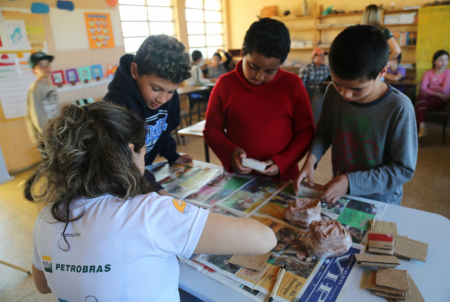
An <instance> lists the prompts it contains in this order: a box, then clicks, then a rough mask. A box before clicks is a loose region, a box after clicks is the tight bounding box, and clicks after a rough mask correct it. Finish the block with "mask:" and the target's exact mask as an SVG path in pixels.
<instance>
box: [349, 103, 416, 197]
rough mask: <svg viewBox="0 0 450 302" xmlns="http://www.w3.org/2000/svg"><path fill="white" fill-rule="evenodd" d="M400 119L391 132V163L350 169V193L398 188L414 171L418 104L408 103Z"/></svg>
mask: <svg viewBox="0 0 450 302" xmlns="http://www.w3.org/2000/svg"><path fill="white" fill-rule="evenodd" d="M395 114H396V115H397V123H396V125H395V127H394V129H393V132H392V134H391V135H389V134H388V136H387V137H388V139H389V144H388V146H389V149H388V150H385V152H387V153H388V155H387V163H386V164H384V165H382V166H380V167H377V168H373V169H370V170H366V171H357V172H351V173H347V177H348V182H349V194H350V195H369V194H377V193H385V192H387V191H391V190H394V189H396V188H398V187H400V186H402V185H403V184H405V183H406V182H408V181H409V180H411V178H412V177H413V175H414V170H415V168H416V162H417V130H416V129H417V128H416V127H417V126H416V118H415V114H414V108H413V106H412V104H411V103H409V104H408V103H405V105H404V107H403V108H400V109H399V110H398V112H396V113H395Z"/></svg>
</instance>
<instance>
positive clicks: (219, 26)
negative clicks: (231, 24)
mask: <svg viewBox="0 0 450 302" xmlns="http://www.w3.org/2000/svg"><path fill="white" fill-rule="evenodd" d="M186 21H187V32H188V41H189V52H190V53H192V52H193V51H194V50H199V51H201V52H202V53H203V56H204V57H205V58H208V59H210V58H212V57H213V55H214V53H215V52H216V51H217V49H219V48H220V49H223V20H222V2H221V0H186Z"/></svg>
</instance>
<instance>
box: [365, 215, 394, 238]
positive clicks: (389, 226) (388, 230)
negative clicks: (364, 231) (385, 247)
mask: <svg viewBox="0 0 450 302" xmlns="http://www.w3.org/2000/svg"><path fill="white" fill-rule="evenodd" d="M370 231H371V232H374V233H382V234H388V235H398V233H397V224H396V223H395V222H389V221H381V220H375V219H372V220H371V221H370Z"/></svg>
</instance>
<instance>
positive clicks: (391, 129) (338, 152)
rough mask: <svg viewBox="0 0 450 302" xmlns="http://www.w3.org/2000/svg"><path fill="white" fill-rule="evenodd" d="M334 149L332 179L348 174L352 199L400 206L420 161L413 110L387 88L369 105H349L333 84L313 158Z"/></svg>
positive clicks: (328, 90)
mask: <svg viewBox="0 0 450 302" xmlns="http://www.w3.org/2000/svg"><path fill="white" fill-rule="evenodd" d="M330 145H332V150H331V153H332V165H333V176H334V177H336V176H339V175H342V174H347V177H348V180H349V192H348V194H350V195H354V196H361V197H366V198H370V199H374V200H378V201H383V202H387V203H391V204H397V205H399V204H401V201H402V196H403V187H402V186H403V184H404V183H406V182H408V181H409V180H411V178H412V177H413V175H414V170H415V168H416V162H417V128H416V119H415V114H414V108H413V105H412V104H411V101H410V100H409V99H408V98H407V97H406V96H405V95H404V94H402V93H400V92H399V91H397V90H396V89H394V88H392V87H391V86H389V90H388V91H387V92H386V93H385V94H384V95H383V96H382V97H380V98H379V99H377V100H374V101H372V102H370V103H368V104H360V103H355V102H351V103H350V102H347V101H346V100H344V98H342V96H341V95H340V94H339V93H338V91H337V90H336V89H335V87H334V85H333V84H330V85H329V86H328V88H327V91H326V92H325V97H324V100H323V107H322V112H321V115H320V118H319V123H318V125H317V133H316V137H315V138H314V140H313V142H312V144H311V150H310V153H312V154H314V155H315V156H316V157H317V161H319V160H320V159H321V157H322V156H323V154H325V152H326V151H327V149H328V147H329V146H330Z"/></svg>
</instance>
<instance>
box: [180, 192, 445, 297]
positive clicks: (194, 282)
mask: <svg viewBox="0 0 450 302" xmlns="http://www.w3.org/2000/svg"><path fill="white" fill-rule="evenodd" d="M347 197H349V198H351V199H356V200H362V201H368V200H367V199H364V198H358V197H353V196H347ZM380 219H381V220H384V221H393V222H396V223H397V229H398V233H399V235H403V236H407V237H409V238H411V239H414V240H417V241H421V242H425V243H428V244H429V247H428V256H427V261H426V262H420V261H417V260H411V261H403V260H400V263H401V265H399V266H397V269H401V270H407V271H408V273H409V274H410V275H411V277H412V278H413V279H414V282H415V283H416V285H417V287H418V288H419V290H420V292H421V294H422V296H423V298H424V299H425V301H432V302H448V301H449V297H450V286H448V273H449V271H450V265H449V264H448V261H449V259H448V258H449V257H448V256H449V255H450V240H449V237H448V236H449V235H448V234H450V220H448V219H447V218H445V217H443V216H441V215H438V214H433V213H429V212H424V211H419V210H415V209H410V208H406V207H402V206H395V205H388V206H387V208H386V211H385V213H384V216H383V217H382V218H380ZM371 269H372V268H370V267H369V268H362V267H356V272H355V275H354V276H353V279H352V280H351V282H350V284H349V286H348V288H347V291H346V292H345V296H344V298H343V299H342V301H344V302H360V301H364V302H380V301H386V300H385V299H384V300H383V298H381V297H378V296H375V294H373V292H371V291H369V290H367V289H365V288H364V286H365V284H366V281H367V277H368V275H369V272H370V271H371ZM179 287H180V288H181V289H183V290H185V291H187V292H189V293H190V294H192V295H194V296H197V297H198V298H200V299H202V300H204V301H217V302H229V301H234V302H238V301H239V302H240V301H242V302H244V301H245V302H247V301H248V302H250V301H252V300H251V299H249V298H247V297H244V296H243V295H241V294H240V293H238V292H236V291H234V290H232V289H231V288H229V287H227V286H225V285H222V284H221V283H219V282H217V281H215V280H214V279H212V278H210V277H208V276H206V275H204V274H203V273H201V272H199V271H197V270H196V269H194V268H192V267H190V266H188V265H186V264H181V263H180V281H179ZM301 301H303V300H301Z"/></svg>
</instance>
